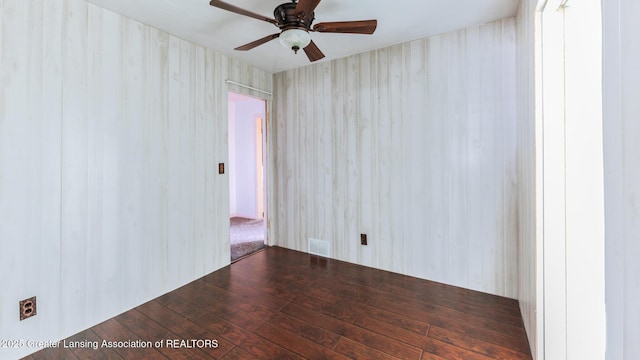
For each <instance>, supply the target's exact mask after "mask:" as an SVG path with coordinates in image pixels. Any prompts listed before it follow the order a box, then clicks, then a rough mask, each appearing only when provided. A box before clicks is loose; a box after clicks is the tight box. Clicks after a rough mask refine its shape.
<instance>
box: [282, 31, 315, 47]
mask: <svg viewBox="0 0 640 360" xmlns="http://www.w3.org/2000/svg"><path fill="white" fill-rule="evenodd" d="M279 38H280V43H281V44H282V45H283V46H284V47H286V48H287V49H291V50H293V51H294V52H295V53H297V52H298V50H300V49H304V48H306V47H307V45H309V43H311V35H309V32H308V31H306V30H303V29H297V28H293V29H286V30H284V31H283V32H282V33H280V37H279Z"/></svg>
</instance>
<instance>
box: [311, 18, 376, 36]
mask: <svg viewBox="0 0 640 360" xmlns="http://www.w3.org/2000/svg"><path fill="white" fill-rule="evenodd" d="M377 27H378V20H360V21H336V22H324V23H318V24H315V25H314V26H313V31H317V32H332V33H348V34H369V35H370V34H373V33H374V31H376V28H377Z"/></svg>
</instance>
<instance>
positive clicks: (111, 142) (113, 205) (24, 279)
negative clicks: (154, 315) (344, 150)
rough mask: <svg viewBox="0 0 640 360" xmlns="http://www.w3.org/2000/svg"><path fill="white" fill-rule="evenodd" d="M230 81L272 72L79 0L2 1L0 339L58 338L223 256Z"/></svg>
mask: <svg viewBox="0 0 640 360" xmlns="http://www.w3.org/2000/svg"><path fill="white" fill-rule="evenodd" d="M225 79H230V80H233V81H237V82H240V83H245V84H248V85H251V86H254V87H256V88H261V89H265V90H267V91H271V89H272V82H273V78H272V75H271V74H268V73H265V72H263V71H261V70H258V69H254V68H252V67H250V66H248V65H246V64H242V63H240V62H238V61H235V60H232V59H229V58H226V57H225V56H222V55H220V54H218V53H216V52H214V51H212V50H208V49H205V48H202V47H200V46H197V45H194V44H192V43H189V42H186V41H183V40H180V39H177V38H175V37H173V36H171V35H168V34H166V33H163V32H161V31H158V30H155V29H152V28H149V27H147V26H145V25H142V24H140V23H137V22H135V21H132V20H129V19H126V18H124V17H122V16H120V15H117V14H115V13H113V12H110V11H106V10H104V9H101V8H99V7H96V6H94V5H88V4H87V3H86V2H85V1H82V0H64V1H41V0H0V286H1V287H2V291H0V339H14V338H15V339H20V338H22V339H33V340H57V339H60V338H64V337H67V336H69V335H71V334H73V333H75V332H77V331H79V330H81V329H84V328H87V327H89V326H91V325H94V324H96V323H97V322H99V321H102V320H104V319H107V318H110V317H112V316H114V315H116V314H118V313H120V312H122V311H124V310H127V309H129V308H131V307H133V306H135V305H138V304H140V303H142V302H144V301H146V300H149V299H151V298H153V297H156V296H158V295H160V294H163V293H165V292H167V291H170V290H172V289H175V288H176V287H178V286H180V285H183V284H185V283H187V282H189V281H191V280H193V279H196V278H198V277H200V276H202V275H204V274H206V273H208V272H211V271H213V270H215V269H218V268H220V267H222V266H225V265H227V264H228V263H229V261H230V252H229V236H228V231H229V223H228V215H229V214H228V203H229V202H228V179H227V178H226V176H220V175H218V174H217V172H216V169H217V163H219V162H226V159H227V151H228V150H227V138H226V136H227V115H226V114H227V105H226V99H227V95H226V94H227V85H226V84H225V83H224V80H225ZM34 295H35V296H37V298H38V315H37V316H36V317H34V318H32V319H29V320H26V321H23V322H20V321H19V320H18V313H17V308H18V301H19V300H22V299H25V298H28V297H31V296H34ZM35 350H36V349H29V348H22V349H6V348H2V349H0V357H1V358H15V357H19V356H22V355H26V354H27V353H29V352H31V351H35Z"/></svg>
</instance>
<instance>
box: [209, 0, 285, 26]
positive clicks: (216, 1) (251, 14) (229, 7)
mask: <svg viewBox="0 0 640 360" xmlns="http://www.w3.org/2000/svg"><path fill="white" fill-rule="evenodd" d="M209 5H211V6H214V7H217V8H220V9H224V10H227V11H231V12H234V13H236V14H240V15H244V16H248V17H252V18H254V19H258V20H262V21H266V22H268V23H271V24H274V25H277V23H276V20H275V19H271V18H268V17H266V16H262V15H260V14H256V13H254V12H251V11H249V10H245V9H241V8H239V7H237V6H235V5H231V4H227V3H226V2H222V1H220V0H211V2H210V3H209Z"/></svg>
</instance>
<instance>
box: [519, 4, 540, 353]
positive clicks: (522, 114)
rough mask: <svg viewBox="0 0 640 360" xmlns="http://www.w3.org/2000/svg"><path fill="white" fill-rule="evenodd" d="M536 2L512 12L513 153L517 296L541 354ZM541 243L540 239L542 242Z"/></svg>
mask: <svg viewBox="0 0 640 360" xmlns="http://www.w3.org/2000/svg"><path fill="white" fill-rule="evenodd" d="M537 3H538V1H537V0H522V1H521V2H520V5H519V7H518V13H517V16H516V27H517V61H516V63H517V119H518V120H517V137H518V141H517V146H518V150H517V155H518V181H517V183H518V281H517V283H518V300H519V301H520V309H521V312H522V318H523V321H524V325H525V328H526V329H527V336H528V338H529V345H530V346H531V353H532V356H533V358H534V359H537V358H538V354H541V353H542V352H543V340H544V336H543V332H542V331H543V330H544V327H543V326H542V317H541V315H542V311H539V309H541V304H542V299H541V296H542V291H541V289H542V284H541V280H542V276H537V272H538V269H541V268H542V254H541V250H542V248H541V247H540V246H538V244H539V239H540V237H541V232H542V231H541V227H542V217H541V216H540V212H541V211H542V202H541V197H540V196H538V195H540V194H539V193H536V189H537V188H538V186H539V185H538V184H540V183H541V180H540V179H541V176H542V172H541V171H537V169H540V168H541V167H540V165H541V158H542V157H541V156H540V154H538V153H537V152H539V151H540V149H541V146H539V142H540V141H541V136H539V134H540V131H541V126H537V125H536V124H537V123H536V108H535V106H536V82H535V70H536V69H535V66H534V64H535V63H536V61H535V58H536V51H535V50H536V41H535V38H536V6H537ZM540 242H541V241H540Z"/></svg>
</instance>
